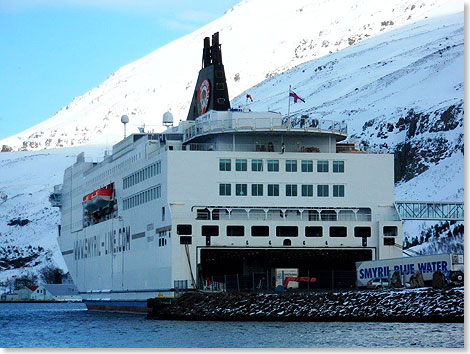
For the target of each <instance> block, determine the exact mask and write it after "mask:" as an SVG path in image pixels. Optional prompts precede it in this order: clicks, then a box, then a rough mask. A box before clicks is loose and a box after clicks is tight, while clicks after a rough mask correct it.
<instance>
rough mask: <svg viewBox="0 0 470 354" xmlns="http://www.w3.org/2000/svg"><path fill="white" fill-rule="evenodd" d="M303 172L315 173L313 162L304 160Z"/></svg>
mask: <svg viewBox="0 0 470 354" xmlns="http://www.w3.org/2000/svg"><path fill="white" fill-rule="evenodd" d="M302 172H313V161H312V160H302Z"/></svg>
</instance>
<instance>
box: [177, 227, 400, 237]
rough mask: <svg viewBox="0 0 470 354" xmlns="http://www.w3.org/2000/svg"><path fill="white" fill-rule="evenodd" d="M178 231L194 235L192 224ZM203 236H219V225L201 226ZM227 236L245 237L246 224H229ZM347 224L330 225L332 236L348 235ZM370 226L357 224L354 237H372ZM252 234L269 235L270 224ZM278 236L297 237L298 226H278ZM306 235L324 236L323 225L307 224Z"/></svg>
mask: <svg viewBox="0 0 470 354" xmlns="http://www.w3.org/2000/svg"><path fill="white" fill-rule="evenodd" d="M176 233H177V234H178V235H180V236H184V235H192V225H188V224H183V225H177V226H176ZM383 233H384V236H397V235H398V227H396V226H384V227H383ZM201 235H202V236H205V237H206V236H210V237H213V236H219V226H218V225H203V226H202V227H201ZM226 235H227V236H230V237H232V236H235V237H243V236H245V226H243V225H228V226H227V227H226ZM347 235H348V232H347V227H346V226H330V227H329V236H330V237H347ZM371 235H372V233H371V228H370V226H356V227H354V237H361V238H362V237H371ZM251 236H253V237H269V236H270V234H269V226H251ZM276 236H278V237H297V236H299V228H298V226H276ZM305 237H323V226H305Z"/></svg>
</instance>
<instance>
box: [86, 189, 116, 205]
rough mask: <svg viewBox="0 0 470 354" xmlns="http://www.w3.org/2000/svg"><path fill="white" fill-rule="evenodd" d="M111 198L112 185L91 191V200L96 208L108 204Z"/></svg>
mask: <svg viewBox="0 0 470 354" xmlns="http://www.w3.org/2000/svg"><path fill="white" fill-rule="evenodd" d="M112 198H113V187H112V186H111V185H107V186H106V187H104V188H98V189H97V190H95V191H94V192H93V193H92V196H91V202H92V203H93V204H94V205H96V207H97V208H103V207H106V206H108V205H109V203H110V202H111V200H112Z"/></svg>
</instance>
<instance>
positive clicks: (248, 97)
mask: <svg viewBox="0 0 470 354" xmlns="http://www.w3.org/2000/svg"><path fill="white" fill-rule="evenodd" d="M246 99H247V100H248V99H250V100H251V102H253V97H251V95H250V94H249V93H247V94H246Z"/></svg>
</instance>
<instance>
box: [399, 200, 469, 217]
mask: <svg viewBox="0 0 470 354" xmlns="http://www.w3.org/2000/svg"><path fill="white" fill-rule="evenodd" d="M395 206H396V208H397V211H398V214H399V215H400V218H401V219H402V220H455V221H463V220H464V209H463V206H464V203H463V202H406V201H397V202H395Z"/></svg>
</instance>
